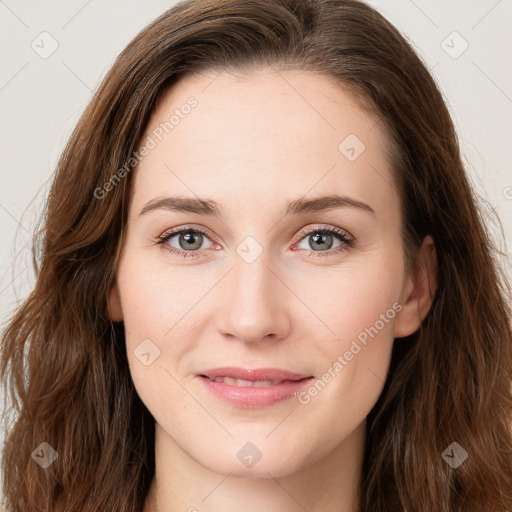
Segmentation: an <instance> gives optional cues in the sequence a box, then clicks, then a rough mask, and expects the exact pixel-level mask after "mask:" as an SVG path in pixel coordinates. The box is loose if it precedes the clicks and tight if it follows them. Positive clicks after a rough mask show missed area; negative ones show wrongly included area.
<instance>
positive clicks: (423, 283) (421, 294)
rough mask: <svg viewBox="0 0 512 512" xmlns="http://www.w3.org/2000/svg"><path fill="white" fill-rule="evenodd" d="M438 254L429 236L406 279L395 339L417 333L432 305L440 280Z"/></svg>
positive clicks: (397, 317) (396, 323) (396, 322)
mask: <svg viewBox="0 0 512 512" xmlns="http://www.w3.org/2000/svg"><path fill="white" fill-rule="evenodd" d="M437 276H438V268H437V254H436V248H435V245H434V240H433V238H432V237H431V236H430V235H427V236H426V237H425V239H424V240H423V243H422V245H421V247H420V250H419V252H418V259H417V262H416V265H415V267H414V269H412V270H411V271H410V273H409V275H408V276H407V278H406V281H405V284H404V288H403V290H402V297H401V300H400V303H401V304H402V309H401V310H400V312H399V313H398V315H397V316H396V321H395V338H403V337H404V336H409V335H410V334H412V333H414V332H416V331H417V330H418V329H419V327H420V325H421V322H422V321H423V319H424V318H425V317H426V316H427V313H428V311H429V309H430V306H431V305H432V301H433V299H434V294H435V291H436V289H437V279H438V277H437Z"/></svg>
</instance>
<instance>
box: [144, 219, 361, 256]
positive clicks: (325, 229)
mask: <svg viewBox="0 0 512 512" xmlns="http://www.w3.org/2000/svg"><path fill="white" fill-rule="evenodd" d="M181 233H193V234H201V235H204V236H206V237H207V238H208V239H210V237H209V236H208V233H206V232H205V231H203V230H201V229H197V228H193V227H189V226H185V227H182V228H177V229H175V230H171V231H168V232H167V233H165V234H163V235H161V236H159V237H158V238H157V239H156V240H155V241H154V243H155V245H160V246H162V248H163V249H164V250H166V251H168V252H170V253H172V254H175V255H177V256H180V257H182V258H198V257H200V254H199V253H200V252H201V251H200V250H191V251H181V250H179V249H176V248H175V247H172V246H169V245H168V246H166V245H165V244H166V243H167V242H168V241H169V240H170V239H171V238H174V236H176V235H180V234H181ZM315 233H322V234H329V235H334V236H335V237H336V238H337V239H338V240H340V242H343V244H342V245H340V246H339V247H336V248H335V249H333V250H328V251H320V252H318V251H317V252H318V254H315V255H314V256H312V258H324V257H326V256H332V255H334V254H338V253H340V252H342V251H346V250H348V249H349V248H350V247H352V246H353V245H354V241H355V239H354V238H352V237H350V236H349V235H348V234H347V233H346V232H345V231H343V230H341V229H339V228H335V227H332V226H320V227H318V228H314V229H310V230H308V231H306V232H304V233H303V234H302V236H301V238H300V239H299V242H300V241H302V239H303V238H306V237H307V236H309V235H312V234H315ZM299 242H297V243H299ZM310 252H315V251H310Z"/></svg>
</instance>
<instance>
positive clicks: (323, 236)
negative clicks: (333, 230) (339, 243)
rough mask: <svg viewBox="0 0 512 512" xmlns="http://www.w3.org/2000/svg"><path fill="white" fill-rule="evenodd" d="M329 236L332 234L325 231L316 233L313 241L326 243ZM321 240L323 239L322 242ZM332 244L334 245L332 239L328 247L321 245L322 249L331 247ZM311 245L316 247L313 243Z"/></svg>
mask: <svg viewBox="0 0 512 512" xmlns="http://www.w3.org/2000/svg"><path fill="white" fill-rule="evenodd" d="M327 237H331V235H327V234H325V233H315V234H314V235H313V237H312V238H313V242H314V243H315V244H316V243H320V244H325V243H326V242H325V241H326V239H327ZM319 240H321V242H319ZM310 245H311V244H310ZM331 245H332V240H331V243H330V244H327V247H321V249H330V247H331ZM311 247H312V248H313V249H314V247H313V246H312V245H311Z"/></svg>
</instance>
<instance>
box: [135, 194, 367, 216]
mask: <svg viewBox="0 0 512 512" xmlns="http://www.w3.org/2000/svg"><path fill="white" fill-rule="evenodd" d="M346 207H350V208H358V209H360V210H363V211H367V212H370V213H372V214H373V215H375V210H374V209H373V208H372V207H371V206H370V205H369V204H367V203H364V202H362V201H358V200H357V199H352V198H350V197H347V196H340V195H336V194H333V195H328V196H321V197H316V198H313V199H304V198H300V199H295V200H294V201H290V203H288V207H287V209H286V213H285V216H290V215H292V216H299V215H304V214H306V213H312V212H323V211H328V210H333V209H336V208H346ZM152 210H171V211H175V212H188V213H197V214H199V215H213V216H219V217H220V216H222V207H221V205H219V204H218V203H217V202H216V201H214V200H213V199H200V198H194V197H185V196H170V197H155V198H154V199H152V200H151V201H148V202H147V203H146V204H145V205H144V207H143V208H142V210H141V212H140V213H139V216H140V215H144V214H145V213H147V212H150V211H152Z"/></svg>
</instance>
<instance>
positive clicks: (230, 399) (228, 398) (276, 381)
mask: <svg viewBox="0 0 512 512" xmlns="http://www.w3.org/2000/svg"><path fill="white" fill-rule="evenodd" d="M197 377H199V378H200V380H201V381H202V382H203V383H204V385H205V387H206V389H207V390H208V391H209V392H210V393H212V394H213V395H214V396H215V397H217V398H219V399H220V400H222V401H224V402H227V403H229V404H230V405H233V406H235V407H241V408H261V407H267V406H270V405H273V404H275V403H276V402H279V401H282V400H285V399H287V398H290V397H291V396H293V395H295V394H296V393H297V392H298V391H300V390H301V389H302V388H303V387H304V386H305V385H306V384H307V382H309V381H310V380H312V379H314V377H313V376H312V375H309V376H308V375H303V374H299V373H295V372H290V371H288V370H281V369H276V368H259V369H254V370H247V369H244V368H235V367H225V368H214V369H211V370H205V371H202V372H200V373H198V374H197Z"/></svg>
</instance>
